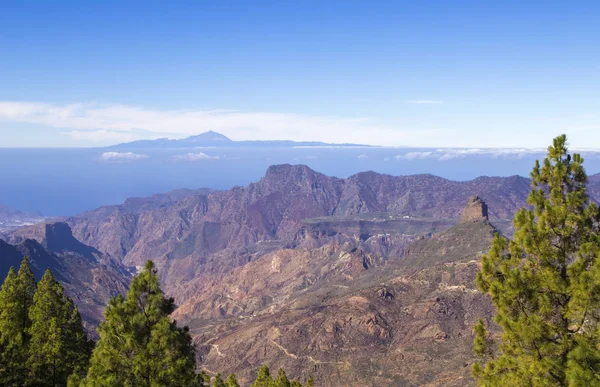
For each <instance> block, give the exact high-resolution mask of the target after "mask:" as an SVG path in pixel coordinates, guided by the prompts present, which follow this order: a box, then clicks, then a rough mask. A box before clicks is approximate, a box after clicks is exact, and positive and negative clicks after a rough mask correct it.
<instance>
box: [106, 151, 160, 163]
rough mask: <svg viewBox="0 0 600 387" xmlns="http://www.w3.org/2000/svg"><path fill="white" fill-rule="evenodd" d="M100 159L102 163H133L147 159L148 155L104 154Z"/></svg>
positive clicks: (129, 153)
mask: <svg viewBox="0 0 600 387" xmlns="http://www.w3.org/2000/svg"><path fill="white" fill-rule="evenodd" d="M100 158H101V159H102V160H104V161H135V160H142V159H147V158H148V155H142V154H139V153H132V152H104V153H102V156H100Z"/></svg>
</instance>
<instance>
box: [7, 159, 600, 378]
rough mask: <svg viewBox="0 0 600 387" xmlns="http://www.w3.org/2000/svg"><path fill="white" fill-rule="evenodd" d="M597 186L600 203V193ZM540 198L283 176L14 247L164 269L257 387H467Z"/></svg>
mask: <svg viewBox="0 0 600 387" xmlns="http://www.w3.org/2000/svg"><path fill="white" fill-rule="evenodd" d="M588 187H589V192H590V195H591V197H592V199H593V200H596V201H598V198H600V180H598V179H597V178H596V177H595V176H592V177H591V178H590V184H589V185H588ZM528 193H529V180H528V179H525V178H523V177H519V176H512V177H508V178H498V177H481V178H477V179H474V180H471V181H466V182H454V181H449V180H446V179H442V178H439V177H436V176H432V175H417V176H399V177H395V176H389V175H381V174H377V173H374V172H365V173H360V174H357V175H354V176H351V177H349V178H347V179H340V178H335V177H329V176H325V175H323V174H320V173H318V172H316V171H313V170H311V169H309V168H308V167H305V166H291V165H279V166H273V167H270V168H269V169H268V170H267V173H266V174H265V177H264V178H263V179H261V180H260V181H258V182H256V183H254V184H250V185H248V186H247V187H235V188H233V189H231V190H227V191H189V192H188V191H186V192H183V193H180V194H172V195H166V196H161V195H158V196H157V197H154V198H149V199H137V200H134V201H128V202H126V203H125V204H124V205H121V206H112V207H104V208H100V209H98V210H95V211H91V212H88V213H85V214H82V215H79V216H75V217H69V218H65V219H63V222H62V223H60V222H59V223H53V224H46V225H35V226H31V227H24V228H22V229H19V230H17V231H16V232H14V233H12V234H11V235H10V238H9V240H10V241H11V242H12V243H14V244H23V243H36V244H37V245H36V246H39V248H40V249H47V250H52V252H51V254H53V255H55V256H56V257H58V258H61V259H64V258H63V257H64V256H70V255H69V254H74V255H75V256H77V257H79V259H82V260H84V262H85V264H86V265H87V266H86V267H91V268H92V269H90V270H94V269H96V266H94V265H99V266H100V267H101V268H102V270H104V271H102V273H112V271H111V270H115V271H116V272H117V273H120V274H119V275H121V274H122V276H121V277H119V276H116V277H114V278H121V282H118V281H117V283H126V281H127V275H126V274H127V273H130V272H131V271H134V270H135V267H136V266H140V265H142V264H143V262H144V261H145V260H147V259H153V260H155V261H156V263H157V264H158V266H159V272H160V274H161V278H162V281H163V283H164V288H165V290H166V292H167V293H168V294H169V295H171V296H174V297H175V299H176V302H177V303H178V305H179V308H178V309H177V310H176V312H175V314H174V316H173V317H174V318H176V319H177V320H180V321H182V322H183V323H186V324H189V326H190V327H191V330H192V332H193V334H194V340H195V342H196V344H197V345H198V348H199V349H200V351H199V356H198V361H199V364H200V365H201V367H202V368H204V369H205V370H207V371H208V372H211V371H219V372H236V373H237V374H239V376H240V377H241V378H242V380H251V379H252V378H253V376H254V375H252V374H251V372H252V371H251V370H255V369H257V367H258V366H259V365H260V364H262V363H263V362H268V363H269V364H270V365H271V366H272V367H274V368H275V367H280V366H282V367H284V368H285V369H286V370H289V372H290V374H292V375H293V376H294V377H295V378H300V379H305V378H306V377H307V376H308V374H312V375H314V376H315V377H316V378H317V382H318V383H320V385H328V386H334V387H335V386H346V385H365V386H387V385H407V386H410V385H428V384H429V385H449V386H452V385H455V386H459V385H460V386H462V385H469V384H470V383H471V379H470V378H469V376H468V373H469V371H468V369H469V367H468V365H469V363H470V362H471V361H472V355H471V340H472V337H471V327H472V325H473V323H474V322H475V320H476V319H477V318H479V317H482V316H483V317H485V318H487V319H489V318H491V315H492V313H491V309H490V308H491V305H490V304H489V302H488V300H487V299H486V298H485V297H483V296H482V295H481V294H479V293H478V292H477V291H476V290H475V287H474V284H473V278H474V275H475V273H476V271H477V270H478V262H479V257H480V256H481V254H483V253H485V251H486V250H487V248H488V247H489V244H490V241H491V238H492V236H493V234H494V232H496V231H497V230H500V231H501V232H504V233H507V234H509V233H510V224H511V218H512V217H513V215H514V213H515V212H516V211H517V210H518V209H520V208H521V207H523V206H526V205H527V204H526V197H527V194H528ZM492 224H493V226H492ZM71 230H72V231H71ZM32 240H35V241H36V242H32ZM54 259H55V258H54ZM56 265H57V267H60V266H59V265H58V264H56ZM73 266H74V267H77V266H76V265H73ZM85 270H88V269H85ZM69 275H71V276H74V274H73V273H70V274H69ZM111 278H113V277H111ZM103 281H108V280H103ZM65 283H69V282H68V281H66V282H65ZM76 286H79V287H88V288H90V289H92V293H93V292H96V291H99V290H98V286H99V285H98V283H96V282H94V281H89V280H88V282H86V283H78V284H77V285H76ZM110 289H113V290H115V291H116V292H118V291H119V287H118V286H112V287H110ZM72 294H73V293H72ZM91 297H92V294H82V295H80V296H79V302H82V303H85V302H87V301H85V299H87V298H91ZM98 299H99V298H98ZM94 305H97V304H94ZM96 310H97V308H96ZM90 315H91V313H90ZM96 316H97V315H96ZM92 317H93V316H92ZM91 321H92V320H91ZM92 323H94V321H92Z"/></svg>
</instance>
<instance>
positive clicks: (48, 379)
mask: <svg viewBox="0 0 600 387" xmlns="http://www.w3.org/2000/svg"><path fill="white" fill-rule="evenodd" d="M29 318H30V319H31V327H30V328H29V333H30V336H31V342H30V345H29V360H28V366H29V370H30V376H29V380H28V382H27V383H26V384H27V385H34V386H65V385H66V384H67V380H68V378H69V376H70V375H71V374H73V373H74V372H83V370H85V369H86V368H87V363H88V360H89V355H90V349H91V346H90V343H89V341H88V339H87V336H86V334H85V332H84V330H83V325H82V323H81V318H80V316H79V312H78V310H77V308H76V307H75V306H74V305H73V302H72V301H71V300H70V299H69V298H68V297H67V296H66V295H65V294H64V290H63V288H62V286H61V285H60V284H59V283H58V282H57V281H56V279H54V276H53V275H52V272H51V271H50V269H48V270H46V272H45V273H44V276H43V277H42V279H41V280H40V282H39V284H38V287H37V291H36V292H35V295H34V297H33V305H32V306H31V308H30V309H29Z"/></svg>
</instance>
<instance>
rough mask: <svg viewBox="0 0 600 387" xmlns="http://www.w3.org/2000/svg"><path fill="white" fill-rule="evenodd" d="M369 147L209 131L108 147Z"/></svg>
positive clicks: (132, 148)
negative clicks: (239, 137) (238, 137)
mask: <svg viewBox="0 0 600 387" xmlns="http://www.w3.org/2000/svg"><path fill="white" fill-rule="evenodd" d="M326 146H336V147H355V146H360V147H369V146H368V145H359V144H329V143H324V142H318V141H289V140H265V141H260V140H258V141H257V140H255V141H233V140H231V139H230V138H228V137H226V136H224V135H222V134H220V133H217V132H213V131H212V130H211V131H208V132H204V133H201V134H199V135H196V136H190V137H187V138H184V139H168V138H159V139H156V140H139V141H133V142H128V143H122V144H117V145H113V146H110V147H108V149H111V150H122V149H127V150H135V149H172V148H203V147H226V148H289V147H326Z"/></svg>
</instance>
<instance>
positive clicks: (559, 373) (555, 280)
mask: <svg viewBox="0 0 600 387" xmlns="http://www.w3.org/2000/svg"><path fill="white" fill-rule="evenodd" d="M582 163H583V159H582V158H581V156H580V155H578V154H574V155H573V156H571V155H570V154H569V153H568V151H567V146H566V136H564V135H563V136H560V137H557V138H556V139H554V143H553V145H552V146H551V147H549V148H548V156H547V158H546V159H545V160H544V162H543V165H540V163H539V162H536V164H535V167H534V168H533V171H532V173H531V179H532V183H531V184H532V191H531V193H530V195H529V198H528V203H529V205H530V206H531V209H522V210H521V211H519V212H518V213H517V215H516V216H515V219H514V228H515V233H514V238H513V240H512V241H510V242H509V241H507V240H506V239H505V238H503V237H501V236H498V235H497V236H496V238H495V239H494V241H493V243H492V246H491V248H490V250H489V252H488V254H487V255H486V256H484V257H483V258H482V265H481V271H480V272H479V273H478V275H477V279H476V282H477V286H478V288H479V289H480V290H481V291H482V292H485V293H487V294H489V295H490V296H491V299H492V302H493V304H494V306H495V308H496V312H497V313H496V315H495V317H494V321H495V322H496V323H497V324H498V326H499V327H500V328H501V330H502V335H501V337H500V338H499V340H498V343H497V344H494V343H493V342H492V340H490V335H489V334H488V332H487V330H486V327H485V325H484V324H483V322H482V321H481V322H480V323H479V324H477V326H476V327H475V333H476V337H475V343H474V344H475V352H476V354H477V355H478V356H481V357H482V359H483V360H484V361H485V363H483V364H482V363H476V364H475V365H474V366H473V375H474V376H475V378H476V380H477V382H478V384H479V385H482V386H500V385H502V386H594V385H600V350H599V348H600V339H599V338H600V324H599V323H598V322H599V321H600V232H599V222H600V215H599V211H598V208H597V206H596V205H595V204H594V203H590V201H589V199H588V195H587V193H586V183H587V176H586V173H585V170H584V168H583V165H582Z"/></svg>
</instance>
